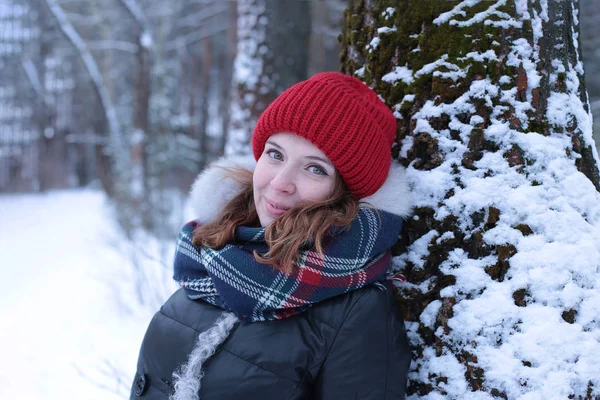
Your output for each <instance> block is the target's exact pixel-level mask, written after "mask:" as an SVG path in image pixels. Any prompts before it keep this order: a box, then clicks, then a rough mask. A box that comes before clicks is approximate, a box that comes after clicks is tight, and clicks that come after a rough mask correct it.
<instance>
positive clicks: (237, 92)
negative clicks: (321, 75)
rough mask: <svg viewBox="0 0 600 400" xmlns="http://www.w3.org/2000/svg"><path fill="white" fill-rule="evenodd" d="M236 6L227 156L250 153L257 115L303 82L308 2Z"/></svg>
mask: <svg viewBox="0 0 600 400" xmlns="http://www.w3.org/2000/svg"><path fill="white" fill-rule="evenodd" d="M237 5H238V6H237V10H238V18H239V20H238V30H237V35H238V40H237V46H238V47H237V55H236V58H235V63H234V71H235V72H234V76H233V86H232V91H233V98H232V102H231V112H230V115H231V119H230V125H229V129H228V132H227V134H228V145H227V148H226V153H227V154H244V153H247V152H249V151H250V146H249V140H250V136H251V135H252V130H253V129H254V125H256V120H257V119H258V117H259V116H260V114H261V113H262V112H263V111H264V110H265V108H267V106H268V105H269V104H270V103H271V102H272V101H273V100H275V97H277V95H279V93H281V92H283V91H284V90H285V89H287V88H288V87H290V86H291V85H293V84H294V83H296V82H299V81H301V80H303V79H306V74H307V72H308V69H307V57H306V55H307V53H308V47H309V37H310V8H309V3H308V2H305V1H295V0H240V1H238V2H237ZM283 38H285V39H283ZM282 55H283V56H282Z"/></svg>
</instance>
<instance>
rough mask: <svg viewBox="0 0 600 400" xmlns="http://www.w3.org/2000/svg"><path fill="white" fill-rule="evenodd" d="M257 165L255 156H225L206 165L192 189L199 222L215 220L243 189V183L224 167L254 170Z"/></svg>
mask: <svg viewBox="0 0 600 400" xmlns="http://www.w3.org/2000/svg"><path fill="white" fill-rule="evenodd" d="M255 166H256V161H255V160H254V157H252V156H244V157H238V158H236V159H233V158H227V157H223V158H220V159H219V160H217V161H215V162H214V163H212V164H210V165H209V166H208V167H206V169H205V170H204V171H202V173H200V175H198V177H197V178H196V181H195V182H194V184H193V185H192V189H191V191H190V198H191V201H192V207H193V209H194V213H195V216H196V219H197V220H198V222H200V223H201V224H206V223H209V222H212V221H214V220H215V219H216V218H217V216H218V215H219V214H220V213H221V211H222V210H223V208H224V207H225V205H226V204H227V203H228V202H229V201H230V200H231V199H233V198H234V197H235V196H236V195H237V194H238V193H240V191H241V190H242V187H241V185H240V184H239V183H237V182H236V181H235V180H234V179H233V178H231V177H228V176H227V175H226V171H225V170H224V169H223V168H222V167H226V168H235V167H241V168H246V169H248V170H250V171H254V167H255Z"/></svg>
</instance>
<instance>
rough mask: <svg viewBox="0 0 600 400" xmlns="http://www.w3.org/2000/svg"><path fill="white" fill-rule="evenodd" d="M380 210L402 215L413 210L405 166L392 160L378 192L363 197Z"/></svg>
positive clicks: (365, 201) (363, 200)
mask: <svg viewBox="0 0 600 400" xmlns="http://www.w3.org/2000/svg"><path fill="white" fill-rule="evenodd" d="M361 202H364V203H369V204H371V205H373V207H375V208H377V209H378V210H383V211H387V212H389V213H390V214H395V215H398V216H400V217H403V218H405V217H408V216H409V215H410V213H411V210H412V197H411V194H410V190H409V188H408V182H407V180H406V173H405V171H404V167H403V166H402V165H400V164H398V162H396V161H394V160H392V165H390V171H389V172H388V176H387V178H386V180H385V182H384V183H383V185H381V187H380V188H379V190H377V192H375V193H374V194H372V195H371V196H369V197H365V198H364V199H361Z"/></svg>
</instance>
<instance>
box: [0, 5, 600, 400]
mask: <svg viewBox="0 0 600 400" xmlns="http://www.w3.org/2000/svg"><path fill="white" fill-rule="evenodd" d="M346 5H347V0H238V1H227V0H168V1H158V0H0V310H2V317H1V319H2V320H3V324H4V327H5V328H3V329H2V330H0V354H2V355H3V358H4V361H5V362H4V367H2V368H0V394H1V395H0V397H2V398H23V399H29V398H45V399H52V398H57V399H64V398H87V399H94V398H99V399H107V398H124V397H127V394H128V391H129V384H130V382H131V377H132V376H133V374H134V372H135V360H136V358H137V351H138V349H139V344H140V343H141V339H142V337H143V333H144V331H145V327H146V326H147V323H148V321H149V319H150V318H151V316H152V314H153V313H154V312H155V311H156V310H157V308H158V307H159V306H160V304H162V302H163V301H164V300H165V298H166V297H167V296H168V295H169V294H170V293H172V291H173V290H174V289H175V287H174V285H173V283H172V282H171V280H170V275H171V272H170V268H171V265H170V263H171V259H172V254H173V249H174V241H175V240H174V239H175V238H176V235H177V232H178V230H179V228H180V226H181V224H182V223H183V222H185V220H186V219H188V218H190V217H189V216H190V215H191V214H190V212H189V205H188V204H187V203H186V198H187V193H188V190H189V187H190V184H191V183H192V182H193V180H194V178H195V176H196V175H197V174H198V172H199V171H200V170H201V169H202V167H203V166H205V165H206V164H207V163H209V162H211V161H213V160H214V159H216V158H218V157H220V156H221V155H223V154H243V153H246V152H248V151H249V147H248V146H247V144H248V138H249V136H250V134H251V132H252V129H253V127H254V124H255V121H256V118H257V117H258V115H260V113H261V111H262V110H264V108H265V107H266V106H267V105H268V104H269V103H270V101H271V100H273V99H274V98H275V97H276V96H277V95H278V94H279V93H280V92H281V91H283V90H284V89H286V88H287V87H289V86H290V85H292V84H293V83H295V82H297V81H300V80H303V79H306V78H307V77H308V76H311V75H313V74H315V73H317V72H320V71H335V70H338V69H339V51H340V45H339V42H338V35H339V34H340V32H341V25H342V21H343V18H344V10H345V8H346ZM579 17H580V33H581V35H580V38H581V45H582V53H583V60H584V68H585V72H586V77H585V79H586V82H585V83H586V86H587V90H588V93H589V97H590V105H591V110H592V113H593V114H594V115H595V116H596V118H595V123H594V132H595V138H596V142H597V143H600V2H599V1H598V0H580V15H579ZM40 327H41V328H42V329H41V330H42V333H43V335H40V334H39V331H40ZM57 359H60V361H56V360H57ZM32 366H35V367H34V368H32ZM20 371H21V372H20ZM22 371H28V373H27V374H24V373H22ZM29 376H34V377H35V379H34V380H33V382H32V380H30V379H29ZM41 377H44V378H43V379H42V378H41ZM79 378H81V379H79ZM66 381H68V382H69V384H68V385H65V382H66Z"/></svg>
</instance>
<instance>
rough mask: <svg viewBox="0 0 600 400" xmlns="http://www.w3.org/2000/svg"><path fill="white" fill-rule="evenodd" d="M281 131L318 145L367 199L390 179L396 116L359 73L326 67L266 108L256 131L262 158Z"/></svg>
mask: <svg viewBox="0 0 600 400" xmlns="http://www.w3.org/2000/svg"><path fill="white" fill-rule="evenodd" d="M281 132H288V133H294V134H296V135H298V136H301V137H303V138H305V139H307V140H308V141H310V142H311V143H313V144H314V145H315V146H317V147H318V148H319V149H320V150H321V151H322V152H323V153H325V155H327V157H328V158H329V159H330V160H331V162H332V163H333V165H334V166H335V168H336V169H337V171H338V172H339V173H340V175H341V176H342V179H343V180H344V182H345V183H346V185H347V186H348V188H349V189H350V191H351V192H352V194H353V196H354V197H355V198H357V199H361V198H363V197H367V196H370V195H372V194H373V193H375V192H376V191H377V190H378V189H379V188H380V187H381V185H383V183H384V182H385V179H386V177H387V174H388V171H389V168H390V163H391V150H390V149H391V147H392V144H393V142H394V139H395V137H396V118H395V117H394V115H393V114H392V112H391V110H390V109H389V108H388V107H387V106H386V105H385V104H384V103H383V102H382V101H381V100H380V99H379V97H377V94H376V93H375V92H374V91H373V90H371V89H370V88H369V87H367V86H366V85H365V84H364V83H362V82H361V81H360V80H359V79H357V78H353V77H351V76H347V75H344V74H342V73H339V72H323V73H320V74H317V75H315V76H313V77H312V78H310V79H308V80H306V81H302V82H300V83H297V84H295V85H294V86H292V87H290V88H289V89H287V90H286V91H285V92H283V93H282V94H281V95H280V96H279V97H277V98H276V99H275V100H274V101H273V102H272V103H271V104H270V105H269V107H268V108H267V109H266V110H265V111H264V112H263V113H262V115H261V116H260V118H259V119H258V122H257V124H256V128H255V129H254V133H253V135H252V151H253V152H254V158H256V159H257V160H258V159H259V158H260V156H261V154H262V153H263V151H264V147H265V143H266V141H267V140H268V138H269V136H271V135H273V134H275V133H281Z"/></svg>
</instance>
